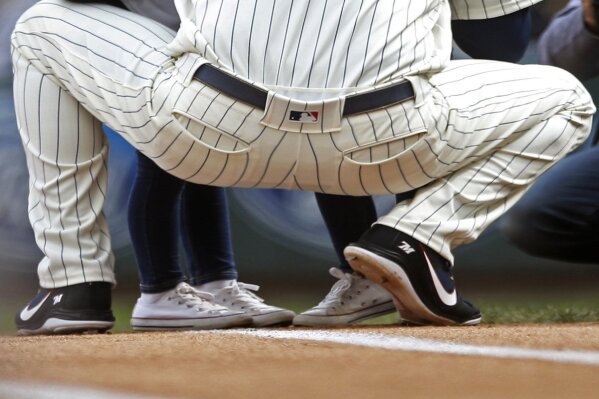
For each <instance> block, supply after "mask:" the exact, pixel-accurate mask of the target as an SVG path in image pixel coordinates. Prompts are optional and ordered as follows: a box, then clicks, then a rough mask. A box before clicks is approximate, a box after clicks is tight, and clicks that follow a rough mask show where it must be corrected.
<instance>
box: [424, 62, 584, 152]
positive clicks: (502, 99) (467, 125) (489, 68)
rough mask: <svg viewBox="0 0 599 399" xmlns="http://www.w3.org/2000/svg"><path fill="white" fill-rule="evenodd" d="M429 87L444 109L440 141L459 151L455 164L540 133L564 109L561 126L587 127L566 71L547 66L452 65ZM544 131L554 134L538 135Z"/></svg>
mask: <svg viewBox="0 0 599 399" xmlns="http://www.w3.org/2000/svg"><path fill="white" fill-rule="evenodd" d="M431 83H432V84H433V85H434V86H435V88H436V89H437V90H438V93H440V95H441V96H442V97H443V99H444V101H446V103H447V106H448V109H449V110H450V111H449V113H448V114H447V115H446V116H447V121H446V127H447V129H446V130H445V131H444V132H443V133H442V135H443V140H444V141H445V143H446V145H447V147H448V148H452V149H459V150H460V151H454V154H455V156H456V157H458V158H460V159H466V158H468V157H470V156H480V155H483V154H487V153H490V152H493V151H495V150H496V149H497V148H498V147H502V146H504V145H505V144H506V143H507V142H511V141H513V140H516V139H517V138H518V137H521V136H523V135H526V134H529V133H530V134H532V133H531V132H534V129H540V130H542V129H541V126H542V125H543V124H544V123H547V121H549V120H550V119H551V118H552V117H554V116H556V115H557V114H559V113H561V112H564V111H565V110H568V111H571V112H570V115H569V116H567V117H565V118H563V121H568V120H574V119H576V118H578V119H580V121H577V122H579V123H582V122H584V123H587V122H589V120H588V119H589V118H588V117H589V116H590V115H591V114H592V111H593V109H592V105H591V103H590V97H588V93H587V92H586V90H584V88H583V87H582V85H581V84H580V83H579V82H578V81H577V80H576V79H575V78H574V77H573V76H572V75H570V74H569V73H568V72H565V71H563V70H561V69H558V68H554V67H549V66H541V65H518V64H511V63H503V62H496V61H484V60H464V61H455V62H451V64H450V66H449V67H448V68H447V69H445V70H444V71H443V72H441V73H439V74H437V75H435V76H434V77H433V78H432V79H431ZM578 112H580V113H581V115H577V113H578ZM550 130H555V129H547V131H546V132H545V131H543V132H542V134H543V135H549V133H550V132H549V131H550ZM564 139H566V138H565V137H564Z"/></svg>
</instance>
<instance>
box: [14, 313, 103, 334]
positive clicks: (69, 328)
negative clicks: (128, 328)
mask: <svg viewBox="0 0 599 399" xmlns="http://www.w3.org/2000/svg"><path fill="white" fill-rule="evenodd" d="M113 326H114V322H112V321H95V320H62V319H56V318H52V317H51V318H49V319H48V320H46V321H45V322H44V324H43V325H42V326H41V327H40V328H38V329H36V330H27V329H19V330H18V331H17V333H18V334H19V335H43V334H74V333H84V332H98V333H103V332H105V331H106V330H110V329H111V328H112V327H113Z"/></svg>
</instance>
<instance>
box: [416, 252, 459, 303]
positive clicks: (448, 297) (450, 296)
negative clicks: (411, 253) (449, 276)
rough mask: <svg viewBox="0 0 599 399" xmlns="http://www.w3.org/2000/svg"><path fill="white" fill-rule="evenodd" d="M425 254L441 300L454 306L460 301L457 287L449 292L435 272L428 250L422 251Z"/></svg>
mask: <svg viewBox="0 0 599 399" xmlns="http://www.w3.org/2000/svg"><path fill="white" fill-rule="evenodd" d="M422 253H423V254H424V259H426V264H427V265H428V269H429V270H430V272H431V276H432V277H433V284H434V285H435V290H437V295H439V298H441V301H442V302H443V303H444V304H446V305H447V306H453V305H455V304H456V303H458V294H457V293H456V291H455V288H454V289H453V291H452V292H451V293H448V292H447V291H446V290H445V287H443V284H441V281H439V277H438V276H437V273H435V269H433V265H431V261H430V260H429V259H428V256H427V255H426V252H424V251H423V252H422Z"/></svg>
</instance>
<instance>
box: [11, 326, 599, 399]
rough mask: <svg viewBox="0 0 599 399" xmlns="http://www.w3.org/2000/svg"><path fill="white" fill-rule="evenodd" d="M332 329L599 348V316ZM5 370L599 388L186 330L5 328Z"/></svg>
mask: <svg viewBox="0 0 599 399" xmlns="http://www.w3.org/2000/svg"><path fill="white" fill-rule="evenodd" d="M283 330H285V331H289V330H292V331H299V330H301V329H300V328H293V327H291V328H287V329H283ZM328 331H331V332H348V331H351V332H360V333H363V332H369V333H370V332H374V333H382V334H387V335H392V336H403V337H415V338H427V339H434V340H441V341H450V342H454V343H465V344H476V345H494V346H517V347H524V348H537V349H560V350H562V349H572V350H583V351H593V352H599V323H586V324H559V325H504V326H497V325H482V326H477V327H397V326H360V327H354V328H345V329H329V330H328ZM1 380H17V381H36V382H48V383H65V384H74V385H77V386H88V387H95V388H102V389H105V388H111V389H116V390H118V391H124V392H132V393H137V394H144V395H146V394H147V395H160V396H165V397H173V398H219V399H228V398H243V397H252V398H268V397H270V398H279V397H282V398H290V399H293V398H387V397H394V398H397V397H405V398H413V397H433V395H434V396H436V397H441V398H452V397H459V398H469V397H473V398H474V397H486V398H500V397H501V398H507V397H510V398H511V397H513V398H516V397H517V398H597V397H599V366H598V365H583V364H569V363H556V362H548V361H540V360H523V359H499V358H490V357H475V356H462V355H447V354H438V353H425V352H410V351H397V350H386V349H373V348H367V347H359V346H353V345H345V344H336V343H327V342H314V341H305V340H287V339H285V340H274V339H270V338H262V337H253V336H245V335H236V334H193V333H189V332H151V333H123V334H103V335H70V336H54V337H16V336H2V337H0V384H1Z"/></svg>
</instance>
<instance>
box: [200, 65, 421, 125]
mask: <svg viewBox="0 0 599 399" xmlns="http://www.w3.org/2000/svg"><path fill="white" fill-rule="evenodd" d="M194 77H195V78H196V79H198V80H199V81H201V82H203V83H205V84H207V85H208V86H211V87H213V88H214V89H216V90H218V91H220V92H221V93H223V94H226V95H228V96H230V97H233V98H236V99H238V100H240V101H243V102H245V103H247V104H251V105H253V106H255V107H257V108H260V109H264V108H265V107H266V99H267V96H268V92H267V91H265V90H262V89H260V88H258V87H256V86H253V85H251V84H249V83H246V82H244V81H242V80H239V79H237V78H236V77H234V76H232V75H229V74H228V73H226V72H223V71H221V70H220V69H217V68H215V67H213V66H212V65H210V64H204V65H202V66H201V67H200V68H198V70H197V71H196V72H195V74H194ZM410 98H414V89H413V88H412V84H411V83H410V82H409V81H407V80H406V81H403V82H401V83H398V84H396V85H392V86H387V87H384V88H382V89H378V90H373V91H369V92H367V93H362V94H356V95H353V96H347V97H346V98H345V107H344V108H343V115H344V116H345V115H352V114H359V113H361V112H366V111H372V110H374V109H377V108H383V107H387V106H389V105H391V104H395V103H399V102H402V101H405V100H408V99H410Z"/></svg>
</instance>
